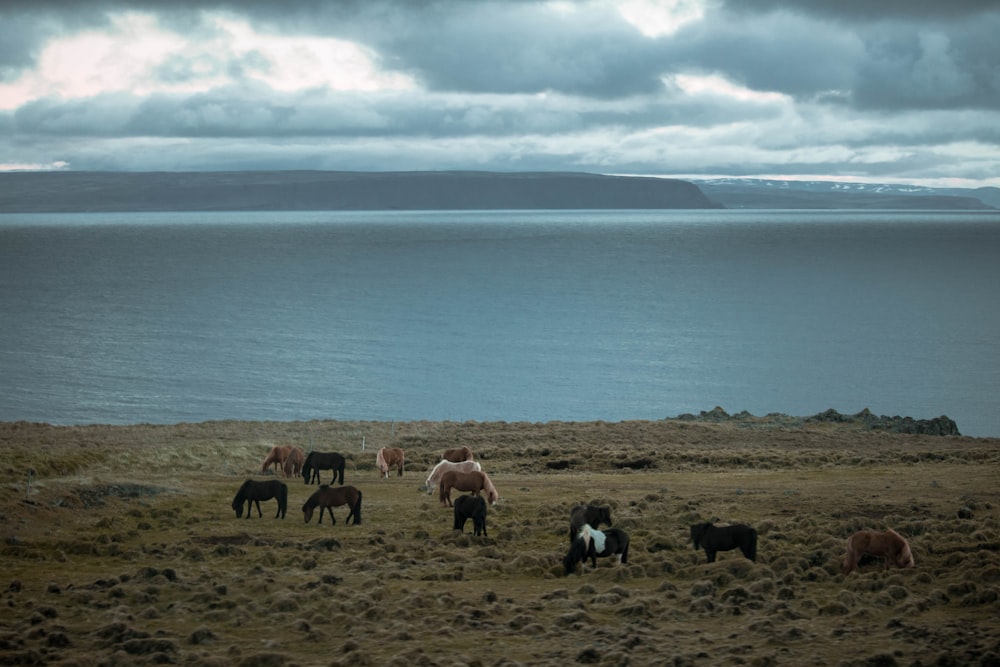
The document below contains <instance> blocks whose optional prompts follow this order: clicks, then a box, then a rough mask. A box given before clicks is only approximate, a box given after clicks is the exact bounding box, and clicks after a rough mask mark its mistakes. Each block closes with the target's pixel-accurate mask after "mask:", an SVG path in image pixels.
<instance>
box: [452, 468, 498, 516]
mask: <svg viewBox="0 0 1000 667" xmlns="http://www.w3.org/2000/svg"><path fill="white" fill-rule="evenodd" d="M438 486H439V489H440V490H439V493H438V498H439V500H440V501H441V505H442V507H454V505H452V503H451V490H452V489H458V490H459V491H470V492H471V493H472V495H474V496H478V495H479V492H480V491H483V492H484V493H485V494H486V500H487V501H488V502H489V504H490V505H492V504H494V503H496V501H497V498H499V497H500V494H499V493H497V488H496V487H495V486H493V482H492V481H491V480H490V478H489V477H488V476H487V475H486V473H484V472H483V471H482V470H474V471H472V472H459V471H458V470H448V471H447V472H445V473H444V474H443V475H441V482H440V483H439V485H438Z"/></svg>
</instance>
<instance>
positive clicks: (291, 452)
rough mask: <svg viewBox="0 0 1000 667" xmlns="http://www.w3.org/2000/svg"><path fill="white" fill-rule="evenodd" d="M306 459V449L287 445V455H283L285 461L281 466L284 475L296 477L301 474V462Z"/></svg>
mask: <svg viewBox="0 0 1000 667" xmlns="http://www.w3.org/2000/svg"><path fill="white" fill-rule="evenodd" d="M305 460H306V451H305V450H304V449H302V448H301V447H289V448H288V455H287V456H286V457H285V462H284V464H283V465H282V468H283V469H284V471H285V477H298V476H299V475H300V474H302V464H303V463H305Z"/></svg>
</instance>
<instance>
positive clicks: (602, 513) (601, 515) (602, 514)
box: [569, 505, 611, 544]
mask: <svg viewBox="0 0 1000 667" xmlns="http://www.w3.org/2000/svg"><path fill="white" fill-rule="evenodd" d="M602 523H603V524H604V525H605V526H610V525H611V508H610V507H600V506H598V505H577V506H576V507H574V508H573V509H571V510H570V511H569V541H570V544H572V543H573V540H575V539H576V537H577V535H578V534H579V533H580V529H581V528H583V525H584V524H587V525H589V526H590V527H591V528H597V527H598V526H600V525H601V524H602Z"/></svg>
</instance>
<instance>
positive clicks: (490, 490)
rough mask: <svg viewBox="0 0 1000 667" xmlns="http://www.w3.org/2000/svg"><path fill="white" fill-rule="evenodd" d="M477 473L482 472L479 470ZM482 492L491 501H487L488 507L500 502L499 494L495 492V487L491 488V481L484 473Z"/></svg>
mask: <svg viewBox="0 0 1000 667" xmlns="http://www.w3.org/2000/svg"><path fill="white" fill-rule="evenodd" d="M479 472H483V471H482V470H480V471H479ZM483 490H484V491H486V494H487V495H488V496H489V498H490V499H491V500H490V501H489V503H490V505H492V504H494V503H495V502H496V501H498V500H500V492H499V491H497V487H495V486H493V480H492V479H490V476H489V475H487V474H486V473H485V472H483Z"/></svg>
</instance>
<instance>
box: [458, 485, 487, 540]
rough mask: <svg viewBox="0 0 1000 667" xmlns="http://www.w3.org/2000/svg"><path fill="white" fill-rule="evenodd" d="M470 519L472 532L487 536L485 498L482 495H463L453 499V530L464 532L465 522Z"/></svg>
mask: <svg viewBox="0 0 1000 667" xmlns="http://www.w3.org/2000/svg"><path fill="white" fill-rule="evenodd" d="M469 519H472V533H473V534H474V535H477V536H478V535H482V536H483V537H487V533H486V500H485V499H484V498H483V497H482V496H472V495H465V496H459V497H458V498H456V499H455V530H460V531H462V532H465V522H466V521H468V520H469Z"/></svg>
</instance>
